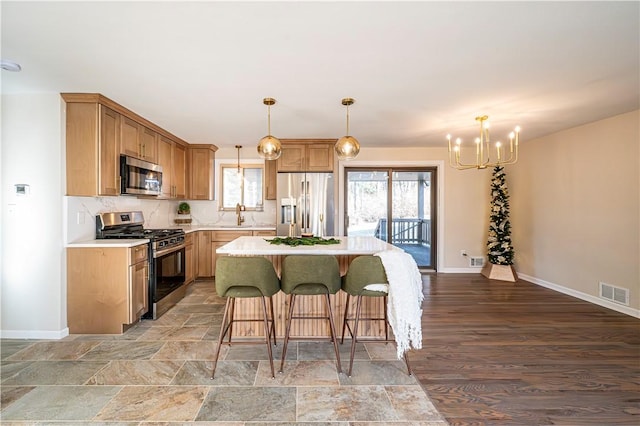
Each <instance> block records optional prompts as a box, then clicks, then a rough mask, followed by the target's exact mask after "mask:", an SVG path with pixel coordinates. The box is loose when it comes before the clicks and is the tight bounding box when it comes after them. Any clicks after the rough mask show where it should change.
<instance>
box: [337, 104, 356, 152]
mask: <svg viewBox="0 0 640 426" xmlns="http://www.w3.org/2000/svg"><path fill="white" fill-rule="evenodd" d="M354 102H355V99H352V98H344V99H343V100H342V105H344V106H346V107H347V134H346V136H343V137H341V138H340V139H338V141H337V142H336V145H335V147H334V148H335V151H336V154H337V155H338V158H339V159H340V160H352V159H354V158H356V156H357V155H358V153H359V152H360V142H358V140H357V139H356V138H354V137H353V136H349V105H353V103H354Z"/></svg>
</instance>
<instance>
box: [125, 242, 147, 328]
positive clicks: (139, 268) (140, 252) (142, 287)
mask: <svg viewBox="0 0 640 426" xmlns="http://www.w3.org/2000/svg"><path fill="white" fill-rule="evenodd" d="M130 251H132V252H133V253H132V256H131V257H132V259H133V261H134V262H135V263H134V264H132V265H130V266H129V324H132V323H134V322H136V321H138V320H139V319H140V318H142V316H143V315H144V314H146V313H147V311H149V261H148V255H149V253H148V249H147V245H146V244H144V245H140V246H136V247H133V248H132V249H130Z"/></svg>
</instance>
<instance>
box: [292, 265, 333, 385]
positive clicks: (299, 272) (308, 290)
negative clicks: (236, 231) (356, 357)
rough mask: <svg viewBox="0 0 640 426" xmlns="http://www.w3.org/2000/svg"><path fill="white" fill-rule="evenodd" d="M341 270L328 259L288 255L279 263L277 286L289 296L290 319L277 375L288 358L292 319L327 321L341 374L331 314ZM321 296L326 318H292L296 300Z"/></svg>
mask: <svg viewBox="0 0 640 426" xmlns="http://www.w3.org/2000/svg"><path fill="white" fill-rule="evenodd" d="M340 285H341V282H340V268H339V267H338V261H337V260H336V258H335V256H329V255H307V256H303V255H291V256H287V257H285V258H284V259H283V261H282V269H281V276H280V286H281V289H282V291H283V292H284V293H285V294H288V295H289V316H288V318H287V327H286V332H285V335H284V347H283V348H282V361H281V363H280V372H282V369H283V367H284V360H285V357H286V356H287V344H288V343H289V339H290V337H291V336H290V331H291V323H292V322H293V320H294V319H325V320H327V321H329V328H330V330H331V338H330V339H331V341H332V342H333V348H334V350H335V352H336V363H337V367H338V374H339V373H341V372H342V366H341V365H340V353H339V351H338V340H337V338H336V330H335V326H334V324H333V310H332V309H331V299H330V298H329V295H330V294H336V293H337V292H338V290H340ZM312 295H324V299H325V303H326V306H327V315H326V316H308V315H302V316H294V315H293V308H294V306H295V303H296V297H297V296H312Z"/></svg>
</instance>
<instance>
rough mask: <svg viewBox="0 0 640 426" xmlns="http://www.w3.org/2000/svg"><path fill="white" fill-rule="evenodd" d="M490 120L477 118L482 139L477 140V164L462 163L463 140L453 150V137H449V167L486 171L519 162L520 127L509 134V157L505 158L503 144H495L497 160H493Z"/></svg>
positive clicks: (485, 117) (458, 140) (484, 116)
mask: <svg viewBox="0 0 640 426" xmlns="http://www.w3.org/2000/svg"><path fill="white" fill-rule="evenodd" d="M488 119H489V117H488V116H486V115H483V116H480V117H476V121H478V122H480V137H479V138H476V139H475V143H476V162H475V164H465V163H463V162H461V161H460V150H461V147H462V140H461V139H460V138H457V139H456V141H455V145H454V147H453V149H451V135H447V142H448V144H449V165H450V166H451V167H453V168H455V169H458V170H467V169H486V168H487V167H494V166H498V165H500V166H503V165H507V164H514V163H515V162H516V161H518V138H519V135H520V126H516V128H515V129H514V131H513V132H511V133H509V157H508V158H505V153H504V148H503V146H502V143H501V142H499V141H498V142H496V144H495V153H496V157H495V160H492V159H491V153H490V151H491V149H490V146H489V144H490V141H489V122H488V121H487V120H488Z"/></svg>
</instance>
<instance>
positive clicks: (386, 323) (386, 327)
mask: <svg viewBox="0 0 640 426" xmlns="http://www.w3.org/2000/svg"><path fill="white" fill-rule="evenodd" d="M382 303H383V304H384V305H383V306H382V311H383V312H384V340H387V341H388V340H389V317H388V313H387V296H384V298H383V301H382ZM385 344H386V343H385Z"/></svg>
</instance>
